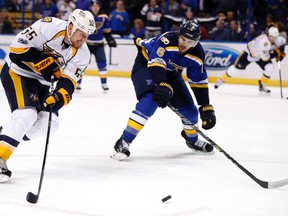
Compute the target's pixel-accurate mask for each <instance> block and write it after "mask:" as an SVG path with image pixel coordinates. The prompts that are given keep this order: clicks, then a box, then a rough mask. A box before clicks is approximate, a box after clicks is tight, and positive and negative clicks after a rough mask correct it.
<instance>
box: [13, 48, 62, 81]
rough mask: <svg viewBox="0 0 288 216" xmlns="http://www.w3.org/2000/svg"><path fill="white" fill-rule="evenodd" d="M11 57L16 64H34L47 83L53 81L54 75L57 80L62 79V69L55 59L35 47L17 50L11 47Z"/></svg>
mask: <svg viewBox="0 0 288 216" xmlns="http://www.w3.org/2000/svg"><path fill="white" fill-rule="evenodd" d="M9 57H10V59H11V60H12V61H13V62H15V63H16V64H17V63H20V62H27V63H29V62H32V63H33V68H34V70H36V71H37V72H39V73H40V74H41V75H42V76H43V77H44V79H45V80H47V81H51V76H52V75H54V77H55V78H56V79H57V80H58V79H60V77H61V72H60V68H59V66H58V64H57V63H56V62H55V60H54V58H53V57H52V56H49V55H48V54H46V53H43V52H40V51H38V50H37V49H36V48H35V47H26V48H17V47H12V46H11V47H10V53H9Z"/></svg>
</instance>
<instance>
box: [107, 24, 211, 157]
mask: <svg viewBox="0 0 288 216" xmlns="http://www.w3.org/2000/svg"><path fill="white" fill-rule="evenodd" d="M199 39H200V26H199V24H198V23H195V22H194V21H191V20H189V21H187V22H186V23H184V24H183V25H182V26H181V27H180V29H179V31H175V32H166V33H164V34H161V35H158V36H157V37H156V38H151V39H149V40H147V41H146V40H141V39H140V38H137V39H136V40H135V44H136V45H137V48H138V54H137V57H136V59H135V63H134V66H133V69H132V82H133V85H134V88H135V92H136V96H137V99H138V103H137V104H136V107H135V109H134V110H133V111H132V113H131V115H130V117H129V119H128V123H127V126H126V128H125V130H124V131H123V134H122V135H121V137H120V139H119V140H118V141H117V142H116V144H115V146H114V152H113V153H112V155H111V157H112V158H114V159H116V160H124V159H125V158H127V157H129V155H130V151H129V146H130V145H131V143H132V142H133V140H134V139H135V138H136V136H137V134H138V133H139V132H140V131H141V129H142V128H143V127H144V125H145V123H146V122H147V121H148V119H149V118H150V117H151V116H152V115H153V114H154V112H155V111H156V109H157V107H161V108H164V107H166V106H167V105H168V104H171V105H172V106H174V107H175V108H176V109H177V110H178V111H179V112H180V113H181V114H182V115H184V116H185V117H186V118H187V119H189V121H190V122H191V123H193V124H195V125H196V124H197V122H198V114H199V113H200V118H201V119H202V128H204V129H206V130H207V129H210V128H212V127H214V125H215V124H216V117H215V113H214V108H213V106H212V105H211V104H210V100H209V91H208V78H207V73H206V69H205V67H204V58H205V53H204V50H203V48H202V46H201V44H200V43H199ZM184 68H186V71H187V77H188V82H189V85H190V87H191V89H192V91H193V93H194V96H195V98H196V101H197V104H198V105H199V112H198V109H197V107H196V105H195V103H194V100H193V99H192V96H191V94H190V91H189V89H188V87H187V85H186V83H185V81H184V80H183V78H182V75H181V72H182V70H183V69H184ZM182 125H183V130H182V132H181V135H182V137H183V138H184V139H185V141H186V144H187V146H188V147H189V148H190V149H192V150H196V151H202V152H212V151H213V146H212V145H211V144H210V143H208V142H205V141H202V140H200V139H199V138H198V134H197V132H196V131H195V130H193V129H192V128H191V126H189V125H187V124H185V122H183V121H182Z"/></svg>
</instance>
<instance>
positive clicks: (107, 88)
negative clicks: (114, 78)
mask: <svg viewBox="0 0 288 216" xmlns="http://www.w3.org/2000/svg"><path fill="white" fill-rule="evenodd" d="M101 86H102V89H103V90H104V92H107V91H108V90H109V87H108V85H107V83H102V84H101Z"/></svg>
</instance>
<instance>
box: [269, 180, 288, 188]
mask: <svg viewBox="0 0 288 216" xmlns="http://www.w3.org/2000/svg"><path fill="white" fill-rule="evenodd" d="M286 185H288V178H286V179H283V180H280V181H273V182H268V186H267V188H269V189H271V188H279V187H283V186H286Z"/></svg>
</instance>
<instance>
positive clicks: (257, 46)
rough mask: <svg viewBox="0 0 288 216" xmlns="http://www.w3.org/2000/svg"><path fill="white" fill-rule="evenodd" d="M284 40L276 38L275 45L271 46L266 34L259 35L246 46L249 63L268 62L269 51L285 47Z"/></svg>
mask: <svg viewBox="0 0 288 216" xmlns="http://www.w3.org/2000/svg"><path fill="white" fill-rule="evenodd" d="M285 44H286V40H285V38H283V37H281V36H279V37H277V38H276V40H275V43H274V44H271V42H270V40H269V38H268V36H267V35H266V34H262V35H259V36H258V37H256V38H254V39H253V40H252V41H250V42H249V43H248V45H247V50H246V51H247V52H248V53H250V55H248V60H249V61H259V60H260V59H262V60H263V61H268V60H269V59H270V51H272V50H275V49H276V48H278V47H280V46H282V45H285Z"/></svg>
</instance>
